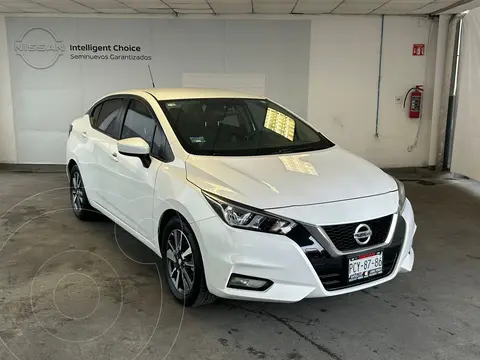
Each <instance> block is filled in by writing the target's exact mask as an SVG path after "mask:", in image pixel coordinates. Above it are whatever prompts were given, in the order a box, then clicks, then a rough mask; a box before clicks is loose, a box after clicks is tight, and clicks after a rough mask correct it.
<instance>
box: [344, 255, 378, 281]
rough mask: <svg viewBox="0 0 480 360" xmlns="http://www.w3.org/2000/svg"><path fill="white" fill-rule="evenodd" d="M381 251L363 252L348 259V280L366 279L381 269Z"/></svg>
mask: <svg viewBox="0 0 480 360" xmlns="http://www.w3.org/2000/svg"><path fill="white" fill-rule="evenodd" d="M382 265H383V251H377V252H373V253H369V254H363V255H359V256H355V257H352V258H350V259H348V281H349V282H351V281H356V280H362V279H367V278H369V277H372V276H375V275H379V274H381V273H382V271H383V267H382Z"/></svg>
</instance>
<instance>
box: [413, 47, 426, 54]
mask: <svg viewBox="0 0 480 360" xmlns="http://www.w3.org/2000/svg"><path fill="white" fill-rule="evenodd" d="M412 55H413V56H423V55H425V44H413V50H412Z"/></svg>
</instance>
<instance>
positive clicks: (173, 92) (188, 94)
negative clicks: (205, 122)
mask: <svg viewBox="0 0 480 360" xmlns="http://www.w3.org/2000/svg"><path fill="white" fill-rule="evenodd" d="M142 93H149V94H150V95H152V96H153V97H155V98H156V99H157V100H159V101H162V100H181V99H203V98H247V99H265V97H262V96H258V95H253V94H248V93H245V92H240V91H231V90H221V89H209V88H151V89H135V90H127V91H120V92H117V93H115V94H112V95H121V94H133V95H142Z"/></svg>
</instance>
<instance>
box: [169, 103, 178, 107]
mask: <svg viewBox="0 0 480 360" xmlns="http://www.w3.org/2000/svg"><path fill="white" fill-rule="evenodd" d="M173 106H177V104H175V103H168V104H167V107H173Z"/></svg>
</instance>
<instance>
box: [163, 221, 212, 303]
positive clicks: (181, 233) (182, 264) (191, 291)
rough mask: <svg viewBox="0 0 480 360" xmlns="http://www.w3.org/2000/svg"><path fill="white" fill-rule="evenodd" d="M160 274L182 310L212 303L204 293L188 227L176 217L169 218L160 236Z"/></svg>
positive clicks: (197, 253) (197, 251) (199, 263)
mask: <svg viewBox="0 0 480 360" xmlns="http://www.w3.org/2000/svg"><path fill="white" fill-rule="evenodd" d="M162 254H163V264H164V273H165V277H166V280H167V283H168V288H169V290H170V292H171V294H172V295H173V296H174V297H175V299H176V300H177V301H178V302H180V303H181V304H183V305H185V306H201V305H206V304H209V303H212V302H213V301H215V299H216V296H214V295H212V294H210V292H209V291H208V289H207V285H206V280H205V273H204V268H203V262H202V256H201V253H200V248H199V246H198V242H197V239H196V238H195V234H194V233H193V231H192V229H191V228H190V226H189V225H188V224H187V223H186V222H185V221H184V220H183V219H182V218H180V217H179V216H175V217H173V218H171V219H170V220H169V221H168V223H167V225H166V226H165V229H164V231H163V234H162Z"/></svg>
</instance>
